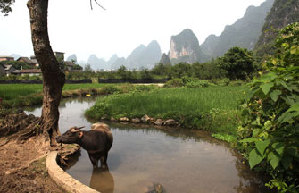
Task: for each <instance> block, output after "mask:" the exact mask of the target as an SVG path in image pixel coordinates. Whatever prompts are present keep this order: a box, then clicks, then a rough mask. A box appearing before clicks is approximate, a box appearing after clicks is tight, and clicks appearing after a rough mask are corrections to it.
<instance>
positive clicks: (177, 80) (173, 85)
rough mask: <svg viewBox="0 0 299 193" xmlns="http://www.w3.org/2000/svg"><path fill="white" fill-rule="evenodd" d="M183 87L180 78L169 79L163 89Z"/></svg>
mask: <svg viewBox="0 0 299 193" xmlns="http://www.w3.org/2000/svg"><path fill="white" fill-rule="evenodd" d="M183 86H184V82H183V80H182V79H180V78H175V79H171V80H169V81H167V82H166V83H165V84H164V87H165V88H177V87H183Z"/></svg>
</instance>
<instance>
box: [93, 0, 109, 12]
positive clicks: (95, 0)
mask: <svg viewBox="0 0 299 193" xmlns="http://www.w3.org/2000/svg"><path fill="white" fill-rule="evenodd" d="M94 2H96V4H97V5H98V6H99V7H101V8H102V9H103V10H106V9H105V7H104V6H102V5H101V4H99V3H98V2H97V0H94ZM89 3H90V8H91V10H92V0H89Z"/></svg>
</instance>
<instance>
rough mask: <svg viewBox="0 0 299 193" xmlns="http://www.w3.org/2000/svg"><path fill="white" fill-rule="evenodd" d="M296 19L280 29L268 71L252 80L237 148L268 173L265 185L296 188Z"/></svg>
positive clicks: (298, 72)
mask: <svg viewBox="0 0 299 193" xmlns="http://www.w3.org/2000/svg"><path fill="white" fill-rule="evenodd" d="M298 37H299V23H295V24H292V25H289V26H287V27H286V28H285V29H283V30H281V32H280V35H279V37H278V39H277V47H278V51H277V54H276V55H275V56H272V57H271V58H269V60H268V61H267V62H266V63H265V64H263V67H264V69H265V70H267V71H268V72H267V73H265V74H263V75H262V76H261V77H260V78H258V79H255V80H254V81H253V82H252V84H251V90H252V94H251V96H250V97H249V99H248V101H247V102H246V104H244V107H245V108H244V115H245V116H246V120H245V121H244V123H243V125H242V126H240V127H239V129H238V133H239V139H240V143H239V145H240V148H241V150H242V151H243V152H244V153H245V156H246V157H247V158H248V160H249V165H250V167H251V168H254V169H258V170H262V171H265V172H267V173H268V174H270V176H271V177H272V180H271V181H270V182H269V183H267V184H266V185H267V186H268V187H270V188H271V189H272V188H277V190H278V191H279V192H298V191H299V175H298V174H299V149H298V147H299V97H298V96H299V87H298V86H299V84H298V83H299V39H298Z"/></svg>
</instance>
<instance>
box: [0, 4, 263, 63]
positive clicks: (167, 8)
mask: <svg viewBox="0 0 299 193" xmlns="http://www.w3.org/2000/svg"><path fill="white" fill-rule="evenodd" d="M97 1H98V2H99V3H101V4H102V5H103V6H104V7H105V8H106V11H104V10H103V9H101V8H100V7H99V6H96V4H93V8H94V9H93V10H91V9H90V5H89V0H49V9H48V29H49V37H50V41H51V45H52V48H53V50H54V51H60V52H65V55H66V57H67V56H69V55H71V54H76V55H77V57H78V60H79V61H80V60H85V61H86V60H87V58H88V56H89V55H90V54H96V55H97V56H98V57H99V58H102V57H103V58H105V59H106V60H107V59H109V58H110V56H111V55H112V54H117V55H118V56H124V57H126V56H127V55H128V54H130V52H131V51H132V50H133V49H134V48H136V47H137V46H139V45H140V44H144V45H147V44H149V43H150V42H151V41H152V40H157V41H158V42H159V44H160V46H161V48H162V51H163V52H166V53H167V52H168V51H169V42H170V36H172V35H177V34H178V33H180V32H181V31H182V30H183V29H186V28H189V29H192V30H193V31H194V33H195V34H196V36H197V38H198V40H199V42H200V44H201V43H202V42H203V41H204V39H205V38H206V37H207V36H209V35H210V34H216V35H220V33H221V32H222V31H223V29H224V27H225V26H226V25H230V24H232V23H234V22H235V21H236V20H237V19H239V18H241V17H243V15H244V13H245V10H246V8H247V7H248V6H249V5H255V6H257V5H260V4H261V3H262V2H263V1H264V0H97ZM26 3H27V0H17V1H16V3H15V4H14V6H13V12H12V13H11V14H10V15H9V16H7V17H4V16H2V15H1V16H0V55H11V54H20V55H23V56H29V55H32V54H33V49H32V44H31V36H30V27H29V14H28V9H27V6H26Z"/></svg>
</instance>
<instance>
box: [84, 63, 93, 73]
mask: <svg viewBox="0 0 299 193" xmlns="http://www.w3.org/2000/svg"><path fill="white" fill-rule="evenodd" d="M84 71H87V72H90V71H92V69H91V66H90V64H86V65H85V67H84Z"/></svg>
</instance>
